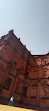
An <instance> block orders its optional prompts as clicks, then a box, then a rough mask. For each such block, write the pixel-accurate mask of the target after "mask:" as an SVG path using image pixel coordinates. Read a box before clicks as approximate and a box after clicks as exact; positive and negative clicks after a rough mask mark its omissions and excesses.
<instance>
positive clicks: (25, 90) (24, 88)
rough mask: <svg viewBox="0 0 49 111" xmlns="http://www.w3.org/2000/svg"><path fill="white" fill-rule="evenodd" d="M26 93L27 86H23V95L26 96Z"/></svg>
mask: <svg viewBox="0 0 49 111" xmlns="http://www.w3.org/2000/svg"><path fill="white" fill-rule="evenodd" d="M26 94H27V87H25V88H24V94H23V95H24V96H26Z"/></svg>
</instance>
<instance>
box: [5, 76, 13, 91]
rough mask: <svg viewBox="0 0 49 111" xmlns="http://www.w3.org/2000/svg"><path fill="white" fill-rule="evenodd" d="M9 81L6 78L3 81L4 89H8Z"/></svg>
mask: <svg viewBox="0 0 49 111" xmlns="http://www.w3.org/2000/svg"><path fill="white" fill-rule="evenodd" d="M11 81H12V80H11V79H10V78H7V79H6V80H5V83H4V88H5V89H7V90H8V89H9V87H10V84H11Z"/></svg>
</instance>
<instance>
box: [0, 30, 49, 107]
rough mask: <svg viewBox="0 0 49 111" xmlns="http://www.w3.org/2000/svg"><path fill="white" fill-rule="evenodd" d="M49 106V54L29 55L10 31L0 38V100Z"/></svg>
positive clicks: (1, 101) (4, 102) (0, 101)
mask: <svg viewBox="0 0 49 111" xmlns="http://www.w3.org/2000/svg"><path fill="white" fill-rule="evenodd" d="M11 96H14V106H16V104H24V105H25V104H27V105H28V104H29V105H39V106H49V53H48V54H46V55H31V53H30V52H29V51H28V50H27V49H26V46H24V45H23V44H22V43H21V41H20V38H19V39H18V38H17V37H16V36H15V35H14V33H13V30H11V31H9V33H8V34H7V35H5V36H3V37H1V39H0V103H3V104H8V102H9V98H10V97H11Z"/></svg>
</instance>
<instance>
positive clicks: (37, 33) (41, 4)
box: [0, 0, 49, 55]
mask: <svg viewBox="0 0 49 111" xmlns="http://www.w3.org/2000/svg"><path fill="white" fill-rule="evenodd" d="M11 29H14V33H15V35H16V36H17V37H18V38H21V42H22V43H23V44H24V45H26V47H27V49H28V50H30V51H31V53H32V54H33V55H34V54H35V55H36V54H46V53H48V52H49V0H0V37H1V36H2V35H6V34H7V33H8V31H9V30H11Z"/></svg>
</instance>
